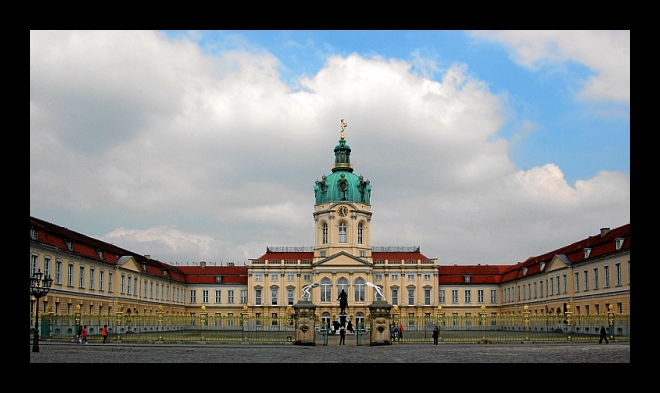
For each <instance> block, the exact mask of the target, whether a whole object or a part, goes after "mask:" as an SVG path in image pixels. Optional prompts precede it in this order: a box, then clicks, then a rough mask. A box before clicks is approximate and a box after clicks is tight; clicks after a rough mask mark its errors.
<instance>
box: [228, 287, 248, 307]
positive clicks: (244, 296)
mask: <svg viewBox="0 0 660 393" xmlns="http://www.w3.org/2000/svg"><path fill="white" fill-rule="evenodd" d="M232 303H233V301H232ZM245 303H247V289H241V304H245Z"/></svg>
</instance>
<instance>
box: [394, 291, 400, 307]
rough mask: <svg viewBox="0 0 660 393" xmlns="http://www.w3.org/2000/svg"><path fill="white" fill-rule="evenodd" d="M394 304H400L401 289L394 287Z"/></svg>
mask: <svg viewBox="0 0 660 393" xmlns="http://www.w3.org/2000/svg"><path fill="white" fill-rule="evenodd" d="M392 305H399V290H398V289H392Z"/></svg>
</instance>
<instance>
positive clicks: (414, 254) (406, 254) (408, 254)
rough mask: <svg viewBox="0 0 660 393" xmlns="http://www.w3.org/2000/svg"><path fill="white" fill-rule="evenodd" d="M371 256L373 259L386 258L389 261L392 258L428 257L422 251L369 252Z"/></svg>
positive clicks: (416, 258) (415, 258)
mask: <svg viewBox="0 0 660 393" xmlns="http://www.w3.org/2000/svg"><path fill="white" fill-rule="evenodd" d="M371 257H372V258H373V259H374V260H377V259H387V260H389V261H392V260H395V261H396V260H399V261H400V260H402V259H403V260H408V259H414V260H418V259H429V258H427V257H425V256H424V255H423V254H422V253H420V252H373V253H371Z"/></svg>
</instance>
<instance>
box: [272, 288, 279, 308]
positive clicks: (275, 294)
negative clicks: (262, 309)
mask: <svg viewBox="0 0 660 393" xmlns="http://www.w3.org/2000/svg"><path fill="white" fill-rule="evenodd" d="M278 297H279V290H278V289H277V288H271V289H270V305H271V306H277V298H278Z"/></svg>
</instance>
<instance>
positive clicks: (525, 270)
mask: <svg viewBox="0 0 660 393" xmlns="http://www.w3.org/2000/svg"><path fill="white" fill-rule="evenodd" d="M526 274H527V268H526V267H524V268H523V276H524V275H526Z"/></svg>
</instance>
